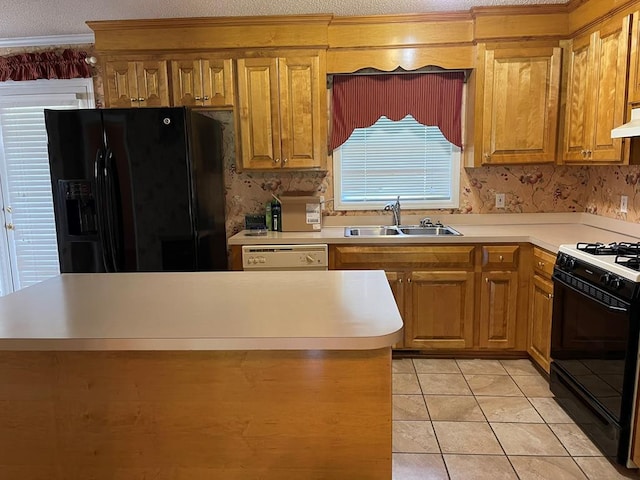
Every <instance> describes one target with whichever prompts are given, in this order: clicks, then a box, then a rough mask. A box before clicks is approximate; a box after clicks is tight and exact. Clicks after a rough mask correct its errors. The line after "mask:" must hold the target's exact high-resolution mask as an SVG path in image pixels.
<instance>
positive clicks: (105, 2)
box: [0, 0, 566, 39]
mask: <svg viewBox="0 0 640 480" xmlns="http://www.w3.org/2000/svg"><path fill="white" fill-rule="evenodd" d="M548 3H556V4H557V3H566V0H0V39H3V38H15V37H35V36H46V35H72V34H87V33H91V30H90V29H89V28H88V27H87V26H86V25H85V24H84V22H85V21H87V20H120V19H130V18H163V17H164V18H171V17H217V16H238V15H240V16H242V15H288V14H303V13H333V14H335V15H341V16H342V15H345V16H347V15H378V14H393V13H424V12H436V11H456V10H469V9H470V8H472V7H475V6H485V5H531V4H548Z"/></svg>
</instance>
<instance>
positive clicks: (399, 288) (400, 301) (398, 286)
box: [385, 272, 407, 348]
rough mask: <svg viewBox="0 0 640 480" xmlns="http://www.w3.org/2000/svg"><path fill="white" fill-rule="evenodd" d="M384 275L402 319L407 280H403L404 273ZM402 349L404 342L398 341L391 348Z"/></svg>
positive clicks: (387, 273)
mask: <svg viewBox="0 0 640 480" xmlns="http://www.w3.org/2000/svg"><path fill="white" fill-rule="evenodd" d="M385 274H386V275H387V280H388V281H389V286H390V287H391V292H393V298H395V300H396V305H397V306H398V311H400V315H402V318H403V319H404V317H405V313H404V288H405V285H406V280H407V279H406V278H405V274H404V272H385ZM402 347H404V341H400V342H398V343H396V344H395V345H394V346H393V348H402Z"/></svg>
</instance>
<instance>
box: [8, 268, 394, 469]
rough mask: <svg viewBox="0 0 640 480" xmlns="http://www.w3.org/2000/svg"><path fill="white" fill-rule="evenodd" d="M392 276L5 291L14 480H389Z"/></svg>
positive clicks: (216, 279) (158, 277) (181, 277)
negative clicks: (323, 479) (10, 293)
mask: <svg viewBox="0 0 640 480" xmlns="http://www.w3.org/2000/svg"><path fill="white" fill-rule="evenodd" d="M401 328H402V320H401V318H400V315H399V313H398V309H397V307H396V304H395V302H394V300H393V296H392V294H391V290H390V288H389V285H388V282H387V280H386V278H385V276H384V273H383V272H382V271H350V272H339V271H334V272H215V273H208V272H207V273H205V272H199V273H130V274H126V273H124V274H98V275H94V274H73V275H61V276H59V277H56V278H53V279H51V280H48V281H45V282H43V283H41V284H38V285H35V286H33V287H29V288H27V289H25V290H22V291H20V292H17V293H15V294H12V295H9V296H7V297H4V298H0V385H2V388H1V389H0V407H1V408H0V477H1V478H3V479H7V480H9V479H21V480H25V479H35V478H47V479H76V478H77V479H87V478H92V479H120V478H122V479H125V478H126V479H142V478H159V479H169V478H171V479H183V478H184V479H187V478H188V479H205V478H206V479H211V478H225V479H235V478H238V479H240V478H242V479H246V478H261V479H263V478H264V479H271V478H274V479H275V478H278V479H286V478H291V479H294V478H295V479H299V478H305V479H308V478H330V479H341V478H345V479H347V478H349V479H352V478H362V479H366V478H371V479H377V478H380V479H383V478H385V479H389V478H391V345H393V344H394V343H395V342H397V341H398V340H399V339H400V336H401Z"/></svg>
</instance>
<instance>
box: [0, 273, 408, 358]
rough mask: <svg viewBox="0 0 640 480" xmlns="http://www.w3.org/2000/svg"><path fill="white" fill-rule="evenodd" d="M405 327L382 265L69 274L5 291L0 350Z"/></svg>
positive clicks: (208, 346)
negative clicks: (367, 267)
mask: <svg viewBox="0 0 640 480" xmlns="http://www.w3.org/2000/svg"><path fill="white" fill-rule="evenodd" d="M401 333H402V318H401V317H400V313H399V312H398V308H397V306H396V303H395V301H394V299H393V295H392V293H391V289H390V287H389V283H388V282H387V279H386V277H385V274H384V272H383V271H381V270H378V271H316V272H310V271H298V272H290V271H288V272H193V273H191V272H190V273H186V272H185V273H109V274H106V273H103V274H63V275H60V276H58V277H54V278H52V279H49V280H46V281H44V282H42V283H39V284H37V285H34V286H31V287H29V288H26V289H24V290H20V291H18V292H16V293H13V294H10V295H8V296H6V297H2V298H0V350H315V349H318V350H365V349H377V348H385V347H390V346H391V345H393V344H394V343H396V342H397V341H399V340H400V338H401Z"/></svg>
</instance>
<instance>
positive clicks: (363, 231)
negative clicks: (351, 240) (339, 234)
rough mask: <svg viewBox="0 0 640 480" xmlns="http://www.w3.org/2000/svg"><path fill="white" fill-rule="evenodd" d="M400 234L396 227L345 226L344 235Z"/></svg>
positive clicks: (374, 235)
mask: <svg viewBox="0 0 640 480" xmlns="http://www.w3.org/2000/svg"><path fill="white" fill-rule="evenodd" d="M393 235H400V231H398V229H397V228H396V227H347V228H345V229H344V236H345V237H387V236H393Z"/></svg>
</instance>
